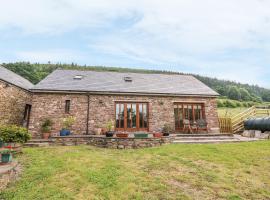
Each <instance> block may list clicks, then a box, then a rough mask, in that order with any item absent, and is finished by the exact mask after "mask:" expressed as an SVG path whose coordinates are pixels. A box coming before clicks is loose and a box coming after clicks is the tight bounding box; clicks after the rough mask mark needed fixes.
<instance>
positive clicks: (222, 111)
mask: <svg viewBox="0 0 270 200" xmlns="http://www.w3.org/2000/svg"><path fill="white" fill-rule="evenodd" d="M247 109H248V108H245V107H239V108H218V116H219V117H232V116H234V115H237V114H239V113H241V112H243V111H245V110H247Z"/></svg>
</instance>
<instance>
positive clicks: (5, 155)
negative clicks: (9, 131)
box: [1, 153, 12, 163]
mask: <svg viewBox="0 0 270 200" xmlns="http://www.w3.org/2000/svg"><path fill="white" fill-rule="evenodd" d="M1 157H2V158H1V162H2V163H9V162H11V161H12V154H11V153H3V154H1Z"/></svg>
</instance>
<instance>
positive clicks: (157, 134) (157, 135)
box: [153, 133, 163, 138]
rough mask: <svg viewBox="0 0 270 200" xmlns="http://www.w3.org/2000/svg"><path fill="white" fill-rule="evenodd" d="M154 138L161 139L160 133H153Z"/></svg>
mask: <svg viewBox="0 0 270 200" xmlns="http://www.w3.org/2000/svg"><path fill="white" fill-rule="evenodd" d="M153 136H154V138H161V137H162V136H163V134H162V133H153Z"/></svg>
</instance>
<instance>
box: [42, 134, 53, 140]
mask: <svg viewBox="0 0 270 200" xmlns="http://www.w3.org/2000/svg"><path fill="white" fill-rule="evenodd" d="M50 136H51V133H43V139H46V140H48V139H49V137H50Z"/></svg>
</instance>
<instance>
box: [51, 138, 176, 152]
mask: <svg viewBox="0 0 270 200" xmlns="http://www.w3.org/2000/svg"><path fill="white" fill-rule="evenodd" d="M172 140H173V138H172V137H162V138H153V137H152V138H116V137H112V138H107V137H102V136H91V135H85V136H64V137H61V136H56V137H52V142H51V145H64V146H71V145H80V144H85V145H92V146H97V147H102V148H110V149H138V148H146V147H155V146H161V145H163V144H170V143H171V142H172Z"/></svg>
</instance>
